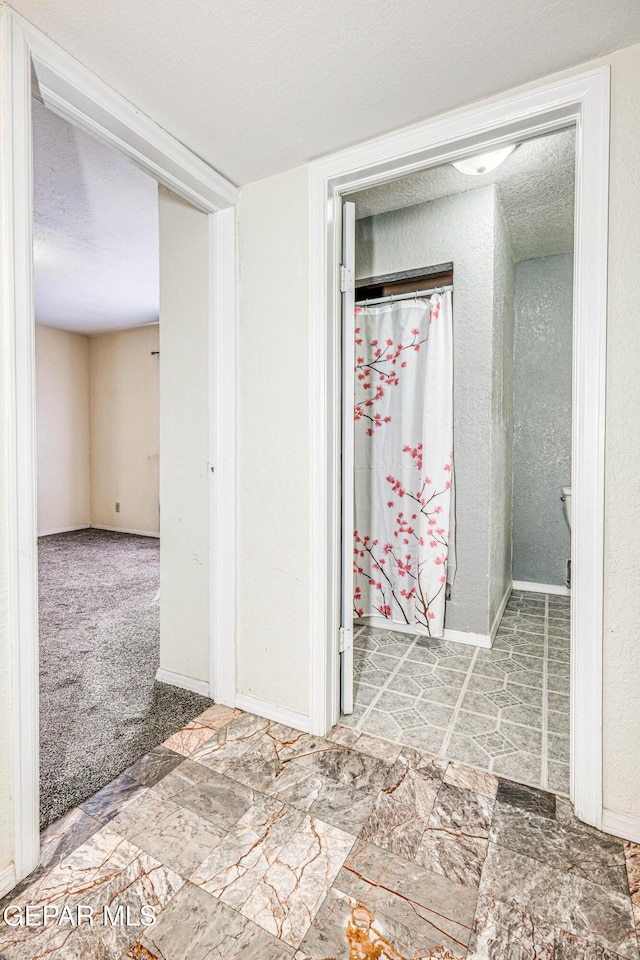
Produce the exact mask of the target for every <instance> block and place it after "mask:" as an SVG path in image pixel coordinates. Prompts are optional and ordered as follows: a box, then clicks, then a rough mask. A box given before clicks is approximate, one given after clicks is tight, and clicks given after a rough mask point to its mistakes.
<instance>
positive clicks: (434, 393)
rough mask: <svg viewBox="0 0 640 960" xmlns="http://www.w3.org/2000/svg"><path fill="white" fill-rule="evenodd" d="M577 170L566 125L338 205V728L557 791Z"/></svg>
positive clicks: (565, 660)
mask: <svg viewBox="0 0 640 960" xmlns="http://www.w3.org/2000/svg"><path fill="white" fill-rule="evenodd" d="M493 164H495V166H493ZM574 169H575V132H574V130H573V129H572V128H570V129H567V130H562V131H558V132H556V133H553V134H549V135H547V136H544V137H541V138H535V139H529V140H526V141H524V142H519V143H516V144H512V145H510V146H508V147H506V148H503V149H502V150H501V151H497V152H495V153H494V154H493V155H492V154H487V155H486V156H483V157H482V158H481V159H480V158H477V159H476V160H475V161H473V160H469V161H462V162H460V163H459V164H458V163H456V164H446V165H444V166H441V167H435V168H430V169H429V170H427V171H424V172H421V173H417V174H412V175H410V176H408V177H405V178H403V179H401V180H398V181H392V182H390V183H387V184H384V185H381V186H376V187H373V188H371V189H369V190H363V191H360V192H359V193H357V194H353V195H350V196H348V197H346V198H345V205H347V206H348V205H349V204H350V203H353V205H354V207H355V215H356V222H355V290H356V293H355V298H356V306H355V319H354V320H353V322H350V318H349V317H345V338H347V337H353V338H354V343H355V357H354V363H353V371H354V373H353V376H352V377H351V380H349V376H348V373H349V371H348V370H346V371H345V375H344V383H345V406H346V408H347V409H346V410H345V416H344V418H343V422H344V424H345V428H344V435H343V444H344V447H343V454H342V463H343V470H345V469H349V467H348V466H347V465H348V464H352V467H351V469H353V471H354V477H355V481H354V482H352V483H351V484H346V483H343V487H344V488H345V489H346V488H347V486H351V487H352V488H353V490H354V505H355V517H354V522H353V524H352V529H353V531H355V532H354V533H352V535H351V537H350V536H349V531H348V529H347V526H346V524H343V525H344V539H343V560H342V564H343V571H344V569H345V567H346V565H347V564H348V563H349V562H350V559H351V558H353V560H352V562H353V574H352V577H353V592H352V597H351V603H350V605H351V607H352V609H353V617H354V652H353V656H354V674H355V676H354V679H353V681H352V682H353V687H354V708H353V712H352V711H351V710H350V709H349V705H348V698H346V697H344V696H343V703H342V714H341V718H340V723H341V724H344V725H347V726H352V727H355V730H356V731H360V732H366V733H369V734H374V735H377V736H382V737H385V738H387V739H390V740H393V741H395V742H399V743H402V744H405V745H407V746H412V747H415V748H417V749H421V750H423V751H425V752H427V753H430V754H436V755H443V756H447V757H449V758H451V759H454V760H457V761H461V762H466V763H470V764H472V765H474V766H477V767H480V768H482V769H486V770H489V771H490V772H496V773H499V774H501V775H503V776H507V777H510V778H511V779H516V780H522V781H523V782H525V783H527V784H529V785H531V786H534V787H542V788H543V789H547V788H548V789H551V790H553V791H554V792H558V793H564V794H567V795H568V793H569V779H570V777H569V673H570V662H569V660H570V658H569V596H568V590H567V589H566V587H565V581H566V578H567V574H568V568H569V563H570V561H569V557H570V537H569V527H568V523H567V518H566V515H565V511H564V510H563V500H565V499H568V500H570V499H571V384H572V377H571V364H572V358H571V343H572V289H573V284H572V261H573V237H574V211H573V197H574V191H575V183H574ZM344 354H345V358H346V357H347V356H348V355H349V354H350V350H349V348H348V346H347V348H346V349H345V350H344ZM350 396H353V402H352V403H351V404H350V403H349V397H350ZM349 407H350V408H351V410H350V411H349V409H348V408H349ZM349 412H350V413H351V416H349ZM350 419H351V421H352V422H351V424H350V423H349V420H350ZM347 507H348V505H347ZM348 512H349V510H348V509H345V508H344V506H343V518H344V517H346V514H347V513H348ZM347 522H348V523H350V522H351V521H350V520H349V521H347ZM348 579H349V581H351V577H349V578H348ZM514 581H515V584H516V589H515V590H514V589H513V584H514ZM345 614H346V611H345ZM346 666H347V665H346V662H345V658H344V656H343V663H342V669H343V673H344V672H346V669H345V668H346ZM347 682H348V681H347V680H346V678H343V689H344V687H345V686H346V683H347Z"/></svg>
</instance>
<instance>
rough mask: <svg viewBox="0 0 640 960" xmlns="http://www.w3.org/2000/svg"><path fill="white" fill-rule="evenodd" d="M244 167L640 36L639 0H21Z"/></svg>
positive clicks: (200, 141)
mask: <svg viewBox="0 0 640 960" xmlns="http://www.w3.org/2000/svg"><path fill="white" fill-rule="evenodd" d="M12 5H13V6H14V7H15V9H16V10H17V11H18V12H19V13H21V14H23V15H24V16H25V17H26V18H27V19H28V20H30V21H31V22H32V23H33V24H35V26H37V27H39V28H40V29H41V30H43V31H44V32H45V33H47V34H49V36H51V37H52V38H53V39H54V40H56V41H57V42H58V43H59V44H60V45H61V46H62V47H64V48H65V49H66V50H68V51H69V52H70V53H72V54H73V55H74V56H76V57H77V58H78V59H79V60H80V61H81V62H82V63H84V64H86V65H87V66H88V67H90V68H91V69H92V70H93V71H94V72H95V73H97V74H98V76H100V77H102V78H103V79H104V80H106V81H107V82H108V83H110V84H111V85H112V86H114V87H115V88H116V89H117V90H119V91H120V92H121V93H122V94H124V96H126V97H127V98H128V99H129V100H131V101H132V102H133V103H134V104H135V105H136V106H137V107H139V108H140V109H141V110H143V111H144V112H145V113H147V114H148V115H149V116H150V117H152V118H153V119H154V120H156V121H157V122H158V123H159V124H160V125H161V126H162V127H164V128H165V129H167V130H168V131H169V132H171V133H172V134H173V135H174V136H176V137H177V138H178V139H179V140H181V141H182V142H183V143H185V144H186V145H187V146H189V147H190V148H191V149H192V150H194V151H195V152H196V153H197V154H199V155H200V156H201V157H203V158H204V159H205V160H206V161H208V162H209V163H210V164H211V165H212V166H214V167H216V168H217V169H218V170H220V172H221V173H223V174H225V175H226V176H228V177H229V178H230V179H231V180H233V181H234V182H236V183H239V184H241V183H246V182H248V181H250V180H255V179H259V178H261V177H264V176H267V175H269V174H272V173H276V172H278V171H282V170H286V169H289V168H291V167H294V166H296V165H297V164H300V163H304V162H306V161H308V160H310V159H312V158H313V157H317V156H320V155H322V154H324V153H327V152H330V151H333V150H337V149H339V148H341V147H346V146H348V145H351V144H355V143H359V142H360V141H362V140H365V139H368V138H370V137H373V136H377V135H379V134H382V133H386V132H388V131H390V130H395V129H397V128H398V127H402V126H404V125H406V124H410V123H414V122H416V121H419V120H422V119H424V118H426V117H430V116H434V115H435V114H437V113H442V112H443V111H446V110H450V109H453V108H455V107H459V106H463V105H465V104H468V103H471V102H473V101H475V100H479V99H481V98H483V97H487V96H490V95H492V94H496V93H499V92H501V91H504V90H508V89H509V88H511V87H514V86H517V85H518V84H522V83H526V82H528V81H530V80H534V79H537V78H539V77H544V76H546V75H548V74H550V73H553V72H554V71H558V70H562V69H564V68H567V67H571V66H575V65H577V64H581V63H584V62H586V61H587V60H590V59H592V58H594V57H598V56H601V55H604V54H606V53H609V52H611V51H613V50H616V49H619V48H622V47H625V46H630V45H631V44H633V43H637V42H638V41H640V12H639V7H638V0H607V2H606V3H603V2H602V0H539V2H538V3H524V2H516V3H514V2H513V0H493V2H492V3H491V4H488V3H474V2H473V0H428V2H427V0H320V2H318V0H316V2H310V0H268V2H265V0H187V2H185V3H176V2H175V0H136V2H135V3H132V2H131V0H108V2H107V0H91V2H87V0H56V2H55V3H54V2H51V0H12Z"/></svg>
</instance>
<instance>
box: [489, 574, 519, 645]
mask: <svg viewBox="0 0 640 960" xmlns="http://www.w3.org/2000/svg"><path fill="white" fill-rule="evenodd" d="M512 591H513V583H512V582H511V581H509V583H508V584H507V587H506V590H505V591H504V596H503V598H502V600H501V601H500V606H499V607H498V609H497V611H496V615H495V617H494V618H493V623H492V624H491V630H490V632H489V646H490V647H492V646H493V641H494V640H495V638H496V633H497V632H498V627H499V626H500V621H501V620H502V615H503V614H504V611H505V607H506V606H507V604H508V603H509V597H510V596H511V593H512Z"/></svg>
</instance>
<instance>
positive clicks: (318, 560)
mask: <svg viewBox="0 0 640 960" xmlns="http://www.w3.org/2000/svg"><path fill="white" fill-rule="evenodd" d="M609 73H610V71H609V68H608V67H603V68H599V69H596V70H592V71H589V72H585V73H582V74H577V75H575V76H572V77H569V78H567V79H562V80H558V81H555V82H551V83H548V84H546V85H543V86H537V87H533V88H532V89H528V90H525V91H524V92H522V93H519V94H516V95H514V96H509V97H504V98H502V99H498V100H496V101H494V102H492V103H490V104H488V105H487V104H485V105H480V106H477V107H474V108H471V109H468V110H465V111H462V112H458V113H456V114H453V115H448V116H444V117H440V118H436V119H435V120H432V121H429V122H427V123H424V124H418V125H416V126H413V127H410V128H408V129H405V130H401V131H399V132H397V133H394V134H391V135H389V136H386V137H381V138H379V139H377V140H373V141H370V142H367V143H364V144H361V145H359V146H357V147H354V148H352V149H349V150H344V151H341V152H339V153H336V154H332V155H331V156H328V157H325V158H323V159H321V160H318V161H317V162H315V163H313V164H312V165H311V167H310V171H309V192H310V211H309V213H310V304H309V313H310V330H311V336H312V344H311V391H312V392H311V402H312V417H313V420H312V424H311V431H310V434H311V438H312V439H311V457H312V544H311V553H312V575H311V583H312V593H311V617H310V621H311V665H310V723H311V730H312V732H313V733H315V734H324V733H326V732H327V730H328V729H329V728H330V727H331V726H332V725H333V724H334V723H335V722H336V721H337V719H338V712H337V707H336V704H337V702H338V700H337V689H336V688H337V677H338V654H337V637H338V626H339V604H338V598H339V595H340V562H339V561H340V554H339V529H340V527H339V523H340V470H339V466H340V430H339V413H340V370H339V368H337V364H336V357H338V358H339V355H340V354H339V340H338V333H339V329H340V328H339V285H338V275H337V264H338V251H339V250H340V230H341V226H340V223H341V217H340V210H341V203H342V196H343V195H344V194H347V193H353V192H355V191H357V190H359V189H363V188H365V187H369V186H373V185H375V184H379V183H384V182H387V181H390V180H393V179H396V178H398V177H401V176H406V175H407V174H409V173H413V172H416V171H418V170H423V169H425V168H427V167H431V166H436V165H438V164H442V163H448V162H451V161H452V160H455V159H458V158H461V157H462V156H465V155H468V154H469V153H480V152H484V151H486V150H491V149H495V148H497V147H498V146H500V145H502V144H505V143H509V142H513V140H514V139H520V140H521V139H524V138H527V137H532V136H538V135H541V134H544V133H549V132H552V131H554V130H559V129H562V128H563V127H567V126H570V125H574V124H575V127H576V209H575V253H574V265H575V270H574V294H573V315H574V342H573V370H574V376H573V411H574V425H573V437H572V458H573V483H572V487H573V496H574V504H575V514H574V516H575V518H576V519H575V524H574V531H573V534H572V556H573V564H572V570H573V589H572V596H571V654H572V656H571V660H572V664H571V784H572V787H571V796H572V800H573V802H574V804H575V808H576V813H577V815H578V816H579V817H580V819H582V820H584V821H586V822H587V823H590V824H593V825H594V826H600V825H601V823H602V643H603V590H604V569H603V568H604V536H603V535H604V454H605V447H604V426H605V420H604V414H605V376H606V366H605V360H606V317H607V243H608V233H607V226H608V224H607V216H608V189H609V182H608V178H609V84H610V77H609ZM578 638H579V639H580V642H579V643H578V642H577V641H578Z"/></svg>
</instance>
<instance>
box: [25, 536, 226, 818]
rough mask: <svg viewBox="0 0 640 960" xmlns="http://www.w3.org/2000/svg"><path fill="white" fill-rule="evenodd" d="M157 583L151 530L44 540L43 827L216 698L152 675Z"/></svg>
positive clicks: (41, 585) (157, 627) (41, 543)
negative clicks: (144, 534)
mask: <svg viewBox="0 0 640 960" xmlns="http://www.w3.org/2000/svg"><path fill="white" fill-rule="evenodd" d="M159 584H160V549H159V541H158V540H157V539H155V538H153V537H135V536H131V535H130V534H122V533H108V532H106V531H103V530H80V531H76V532H74V533H64V534H56V535H55V536H50V537H41V538H40V540H39V589H40V820H41V826H42V828H44V827H46V826H48V825H49V824H50V823H52V822H53V821H54V820H57V819H58V817H61V816H62V815H63V814H65V813H66V812H67V811H68V810H69V809H70V808H71V807H74V806H76V805H77V804H79V803H82V802H83V801H84V800H86V799H87V797H90V796H91V795H92V794H94V793H95V792H96V791H97V790H99V789H100V788H101V787H103V786H105V784H107V783H110V782H111V780H113V779H114V778H115V777H116V776H117V775H118V774H119V773H121V772H122V771H123V770H125V769H126V768H127V767H129V766H130V765H131V764H132V763H134V762H135V761H136V760H138V759H139V758H140V757H141V756H142V755H143V754H145V753H147V752H148V751H149V750H150V749H151V748H152V747H155V746H157V745H158V744H159V743H161V742H162V741H163V740H165V739H166V738H167V737H168V736H169V734H170V733H173V732H174V731H175V730H178V729H179V728H180V727H181V726H183V724H184V723H185V722H186V721H188V720H190V719H192V718H193V717H194V716H196V715H197V714H198V713H200V712H201V711H202V710H204V709H205V708H206V707H207V706H209V705H210V703H211V702H212V701H211V700H209V699H208V698H207V697H202V696H200V695H199V694H197V693H190V692H189V691H188V690H181V689H179V688H178V687H171V686H168V685H167V684H165V683H158V682H157V681H156V680H155V673H156V670H157V668H158V665H159V636H160V617H159V604H158V597H159Z"/></svg>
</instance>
